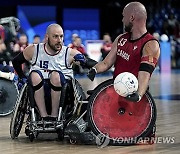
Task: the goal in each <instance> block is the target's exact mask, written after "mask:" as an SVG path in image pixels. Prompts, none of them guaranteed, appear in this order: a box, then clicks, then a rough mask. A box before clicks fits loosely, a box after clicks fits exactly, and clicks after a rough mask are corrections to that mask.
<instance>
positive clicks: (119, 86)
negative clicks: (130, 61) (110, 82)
mask: <svg viewBox="0 0 180 154" xmlns="http://www.w3.org/2000/svg"><path fill="white" fill-rule="evenodd" d="M137 89H138V80H137V78H136V76H135V75H134V74H132V73H130V72H123V73H120V74H119V75H118V76H117V77H116V78H115V80H114V90H115V91H116V92H117V93H118V94H119V95H120V96H123V97H126V96H127V95H130V94H133V93H134V92H136V91H137Z"/></svg>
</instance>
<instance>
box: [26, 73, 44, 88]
mask: <svg viewBox="0 0 180 154" xmlns="http://www.w3.org/2000/svg"><path fill="white" fill-rule="evenodd" d="M29 83H30V85H31V86H32V88H33V90H34V91H36V90H39V89H40V88H41V87H42V86H43V76H42V74H41V72H39V71H32V72H31V73H30V75H29Z"/></svg>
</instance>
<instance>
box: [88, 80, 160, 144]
mask: <svg viewBox="0 0 180 154" xmlns="http://www.w3.org/2000/svg"><path fill="white" fill-rule="evenodd" d="M156 112H157V111H156V105H155V102H154V100H153V97H152V96H151V94H150V93H149V92H148V91H146V93H145V95H144V96H143V97H142V99H141V101H139V102H130V101H128V100H126V99H125V98H124V97H121V96H119V95H118V94H117V93H116V92H115V90H114V86H113V79H109V80H107V81H104V82H103V83H101V84H100V85H98V86H97V87H96V88H95V89H94V90H93V93H92V94H91V95H90V97H89V102H88V106H87V118H88V122H89V127H90V128H91V130H92V132H93V134H95V136H96V144H98V145H102V144H107V142H108V144H111V145H133V144H138V143H139V144H140V143H145V142H146V141H147V142H146V144H153V141H154V137H155V131H156V125H155V122H156Z"/></svg>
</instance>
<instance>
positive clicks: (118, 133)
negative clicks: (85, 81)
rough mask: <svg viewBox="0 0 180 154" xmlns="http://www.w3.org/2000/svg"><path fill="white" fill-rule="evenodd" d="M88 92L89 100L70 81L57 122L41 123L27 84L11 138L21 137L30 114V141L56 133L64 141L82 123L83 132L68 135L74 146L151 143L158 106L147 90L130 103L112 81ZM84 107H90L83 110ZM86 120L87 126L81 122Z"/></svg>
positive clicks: (22, 92) (16, 114)
mask: <svg viewBox="0 0 180 154" xmlns="http://www.w3.org/2000/svg"><path fill="white" fill-rule="evenodd" d="M70 90H73V92H70ZM88 93H89V94H90V96H89V97H88V98H86V96H85V94H84V91H83V89H82V87H81V86H80V84H79V83H78V81H77V80H76V79H72V80H70V82H69V83H68V84H66V85H65V86H64V87H63V90H62V93H61V98H62V99H61V101H60V107H59V116H58V120H57V121H56V122H42V121H38V115H39V114H38V111H37V109H36V108H32V107H31V106H30V102H29V96H28V85H27V84H26V85H24V87H23V88H22V90H21V92H20V93H19V95H18V98H17V101H16V106H15V109H14V112H13V116H12V119H11V124H10V134H11V138H12V139H14V138H17V137H18V135H19V133H20V131H21V128H22V125H23V123H24V117H25V115H27V118H26V121H25V123H26V127H25V133H26V135H27V136H29V139H30V140H31V141H33V139H34V138H36V137H37V136H38V134H39V133H41V132H57V133H58V138H59V139H60V140H63V138H64V135H65V132H66V131H65V130H66V128H68V126H70V125H71V124H72V125H73V124H78V123H80V127H81V131H80V132H73V131H72V132H70V133H69V134H68V135H69V138H70V143H72V144H75V143H82V144H98V145H101V144H107V142H108V144H111V145H132V144H137V143H139V141H142V139H145V140H147V137H148V140H147V141H148V142H149V143H148V144H152V142H153V139H152V140H151V137H152V138H153V137H154V135H155V131H156V126H155V122H156V105H155V102H154V100H153V98H152V96H151V94H150V93H149V92H148V91H147V92H146V93H145V95H144V96H143V97H142V99H141V101H140V102H137V103H134V102H130V101H127V100H126V99H125V98H123V97H121V96H119V95H118V94H117V93H116V92H115V90H114V87H113V79H109V80H107V81H104V82H102V83H101V84H99V85H98V86H97V87H96V88H95V89H94V90H92V91H89V92H88ZM87 103H88V104H87ZM84 104H86V105H87V106H86V107H85V109H82V108H83V105H84ZM84 117H86V119H85V121H86V122H85V124H84V123H82V122H81V121H82V119H83V118H84ZM85 125H86V127H84V126H85ZM87 126H88V129H89V131H87V130H88V129H86V128H87ZM71 134H72V135H71ZM149 138H150V139H149ZM104 142H105V143H104Z"/></svg>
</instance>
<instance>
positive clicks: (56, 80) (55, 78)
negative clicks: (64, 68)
mask: <svg viewBox="0 0 180 154" xmlns="http://www.w3.org/2000/svg"><path fill="white" fill-rule="evenodd" d="M50 82H51V84H52V85H54V86H61V79H60V76H59V73H58V72H56V71H53V72H52V73H51V74H50Z"/></svg>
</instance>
